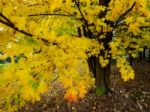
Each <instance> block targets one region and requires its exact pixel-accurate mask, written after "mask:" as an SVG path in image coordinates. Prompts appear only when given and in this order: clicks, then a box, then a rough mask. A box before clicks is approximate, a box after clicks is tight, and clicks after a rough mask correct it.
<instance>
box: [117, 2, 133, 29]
mask: <svg viewBox="0 0 150 112" xmlns="http://www.w3.org/2000/svg"><path fill="white" fill-rule="evenodd" d="M135 4H136V2H134V3H133V5H132V6H131V8H129V9H128V10H127V11H125V12H124V13H123V14H122V15H120V17H119V18H118V19H117V20H116V23H115V25H114V27H116V26H117V25H118V23H119V22H120V21H121V20H122V19H123V18H124V16H126V15H127V14H128V13H129V12H130V11H132V9H133V8H134V6H135Z"/></svg>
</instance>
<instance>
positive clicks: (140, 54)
mask: <svg viewBox="0 0 150 112" xmlns="http://www.w3.org/2000/svg"><path fill="white" fill-rule="evenodd" d="M142 59H143V57H142V52H139V60H140V61H142Z"/></svg>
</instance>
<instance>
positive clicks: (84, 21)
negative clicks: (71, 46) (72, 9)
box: [74, 0, 95, 38]
mask: <svg viewBox="0 0 150 112" xmlns="http://www.w3.org/2000/svg"><path fill="white" fill-rule="evenodd" d="M74 2H75V5H76V6H77V8H78V11H79V12H80V14H81V16H82V18H81V20H83V23H84V24H85V26H86V27H87V30H88V31H89V32H90V33H91V34H92V37H93V38H95V35H94V34H93V33H92V31H91V30H90V29H89V24H88V21H87V20H86V19H85V17H84V15H83V13H82V11H81V9H80V4H79V2H77V1H76V0H74Z"/></svg>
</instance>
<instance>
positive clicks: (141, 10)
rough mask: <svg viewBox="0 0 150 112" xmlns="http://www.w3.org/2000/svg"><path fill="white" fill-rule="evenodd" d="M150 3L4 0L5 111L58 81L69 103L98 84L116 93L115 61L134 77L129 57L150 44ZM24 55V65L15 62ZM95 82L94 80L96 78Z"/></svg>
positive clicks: (0, 23) (0, 30) (1, 86)
mask: <svg viewBox="0 0 150 112" xmlns="http://www.w3.org/2000/svg"><path fill="white" fill-rule="evenodd" d="M149 3H150V1H149V0H130V1H127V0H0V49H1V52H2V54H1V55H0V59H1V60H5V59H6V58H7V57H10V58H11V62H10V63H7V64H4V65H2V66H1V69H0V72H1V73H0V92H1V93H2V94H0V101H1V102H0V108H1V107H2V109H1V110H2V111H3V110H8V111H16V110H17V109H18V108H20V107H22V106H23V105H24V104H25V103H26V102H27V101H31V102H35V101H39V100H40V98H41V95H42V94H43V93H45V92H47V91H48V90H50V89H51V88H52V84H53V83H54V82H55V81H57V82H58V83H60V86H62V87H63V88H64V90H65V95H64V98H65V99H68V101H69V102H74V101H77V99H78V98H84V97H85V94H86V93H87V91H88V90H89V88H91V87H93V86H94V83H96V90H97V93H102V92H103V93H107V92H109V90H110V87H109V82H110V68H111V60H112V59H116V60H117V67H118V69H119V71H120V73H121V77H122V79H123V80H124V81H127V80H129V79H134V70H133V69H132V67H131V66H130V65H129V62H128V61H127V55H130V56H131V57H137V54H138V52H139V51H142V50H143V49H142V48H143V47H144V46H148V47H150V45H149V42H150V38H149V35H150V34H149V27H150V6H149ZM15 57H18V61H17V62H16V61H15ZM93 76H94V77H95V78H94V77H93Z"/></svg>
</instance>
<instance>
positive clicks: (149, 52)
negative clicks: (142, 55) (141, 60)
mask: <svg viewBox="0 0 150 112" xmlns="http://www.w3.org/2000/svg"><path fill="white" fill-rule="evenodd" d="M148 62H150V48H149V50H148Z"/></svg>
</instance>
